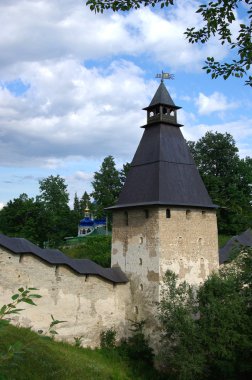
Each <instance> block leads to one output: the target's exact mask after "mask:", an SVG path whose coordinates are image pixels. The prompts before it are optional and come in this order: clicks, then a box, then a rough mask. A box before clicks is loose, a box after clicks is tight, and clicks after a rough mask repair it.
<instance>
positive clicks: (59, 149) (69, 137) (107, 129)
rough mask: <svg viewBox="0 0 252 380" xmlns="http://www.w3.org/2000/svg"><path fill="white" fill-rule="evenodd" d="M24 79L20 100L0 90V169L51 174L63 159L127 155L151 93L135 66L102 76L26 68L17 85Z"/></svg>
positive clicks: (116, 65) (76, 67)
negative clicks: (21, 168)
mask: <svg viewBox="0 0 252 380" xmlns="http://www.w3.org/2000/svg"><path fill="white" fill-rule="evenodd" d="M69 73H71V75H69ZM28 77H32V78H33V81H32V83H31V86H30V88H29V90H28V91H27V92H26V94H25V96H22V97H16V96H14V95H12V94H11V93H9V92H8V91H7V90H6V89H5V88H4V89H2V90H0V112H1V111H2V112H1V142H0V145H1V149H0V163H1V165H13V164H17V165H19V164H21V165H29V164H30V165H34V162H35V161H37V163H39V161H40V166H41V165H42V166H44V167H51V168H53V167H55V166H57V165H58V166H60V165H61V163H62V159H64V157H70V156H85V157H92V156H93V157H101V156H103V157H104V156H105V155H108V154H110V152H113V154H119V155H120V156H124V157H126V156H128V154H129V152H132V149H134V147H133V146H132V143H133V140H132V136H136V134H137V133H140V131H139V130H138V128H137V127H136V126H137V124H139V125H141V124H143V122H144V118H145V114H144V113H143V112H142V113H141V111H140V108H141V107H142V106H143V105H146V104H147V94H148V93H149V92H150V91H151V89H152V83H149V85H148V83H147V84H146V83H145V82H144V80H143V78H142V77H141V70H140V69H139V68H138V67H137V66H135V65H134V64H132V63H130V62H127V61H118V62H113V63H112V64H111V65H110V66H109V67H108V68H107V72H106V74H104V72H103V70H98V69H89V70H88V69H87V68H85V67H84V66H82V65H80V64H78V63H77V62H76V61H74V60H68V61H63V62H58V63H57V62H54V63H52V62H48V63H47V64H40V63H36V64H35V63H31V64H30V65H26V70H25V71H24V72H23V77H22V79H23V80H26V78H28ZM136 129H137V131H136ZM121 141H123V144H121Z"/></svg>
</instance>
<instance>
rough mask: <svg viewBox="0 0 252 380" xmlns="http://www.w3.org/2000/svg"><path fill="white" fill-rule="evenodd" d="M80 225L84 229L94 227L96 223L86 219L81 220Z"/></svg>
mask: <svg viewBox="0 0 252 380" xmlns="http://www.w3.org/2000/svg"><path fill="white" fill-rule="evenodd" d="M79 225H80V226H82V227H93V225H94V221H93V220H92V219H91V218H89V217H85V218H84V219H81V220H80V223H79Z"/></svg>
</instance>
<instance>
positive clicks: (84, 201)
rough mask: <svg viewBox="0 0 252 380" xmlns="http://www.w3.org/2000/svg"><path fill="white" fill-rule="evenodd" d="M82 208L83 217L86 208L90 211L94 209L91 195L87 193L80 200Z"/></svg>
mask: <svg viewBox="0 0 252 380" xmlns="http://www.w3.org/2000/svg"><path fill="white" fill-rule="evenodd" d="M80 207H81V215H82V216H83V213H84V210H85V208H87V207H88V208H89V210H90V209H91V208H92V203H91V201H90V196H89V194H88V193H87V192H86V191H85V192H84V194H83V195H82V197H81V199H80Z"/></svg>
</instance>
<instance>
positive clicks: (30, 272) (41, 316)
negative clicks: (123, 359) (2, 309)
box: [0, 248, 130, 347]
mask: <svg viewBox="0 0 252 380" xmlns="http://www.w3.org/2000/svg"><path fill="white" fill-rule="evenodd" d="M20 286H28V287H36V288H38V289H39V290H38V291H37V293H39V294H41V295H42V298H41V299H38V300H37V305H38V306H30V305H28V304H24V307H25V310H24V311H22V312H21V314H20V316H19V317H15V318H14V319H15V320H14V322H15V323H19V324H20V325H22V326H24V327H32V328H33V329H34V330H35V331H37V330H43V331H44V332H45V331H46V330H47V329H48V327H49V324H50V322H51V317H50V316H51V314H52V315H53V316H54V318H55V319H60V320H65V321H67V322H66V323H63V324H61V325H58V327H57V326H56V327H57V331H58V333H59V335H58V336H57V338H59V339H63V340H67V341H73V340H74V339H73V338H74V337H80V336H83V339H82V344H83V346H90V347H95V346H98V345H99V343H100V332H101V331H103V330H106V329H108V328H110V327H114V328H115V329H116V330H117V331H118V338H119V337H120V336H125V320H126V319H125V313H126V307H127V305H128V304H129V302H130V299H129V296H130V292H129V288H130V287H129V284H119V285H113V284H112V283H110V282H108V281H105V280H103V279H101V278H99V277H95V276H80V275H77V274H76V273H74V272H72V271H71V270H69V269H68V268H67V267H63V266H55V265H49V264H47V263H45V262H44V261H42V260H40V259H38V258H36V257H34V256H32V255H17V254H12V253H9V252H8V251H6V250H4V249H2V248H0V305H2V304H5V303H9V302H10V298H11V296H12V295H13V294H14V292H16V290H17V289H18V288H19V287H20Z"/></svg>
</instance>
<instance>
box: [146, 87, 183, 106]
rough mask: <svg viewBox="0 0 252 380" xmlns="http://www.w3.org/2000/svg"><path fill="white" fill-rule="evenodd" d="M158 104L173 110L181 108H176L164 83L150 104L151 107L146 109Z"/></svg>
mask: <svg viewBox="0 0 252 380" xmlns="http://www.w3.org/2000/svg"><path fill="white" fill-rule="evenodd" d="M158 104H163V105H165V106H172V107H173V108H176V109H177V108H180V107H178V106H175V104H174V102H173V100H172V98H171V96H170V94H169V92H168V91H167V88H166V87H165V85H164V83H163V82H161V83H160V85H159V87H158V89H157V91H156V93H155V95H154V97H153V99H152V101H151V102H150V104H149V106H148V107H146V108H144V109H147V108H149V107H153V106H156V105H158Z"/></svg>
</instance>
